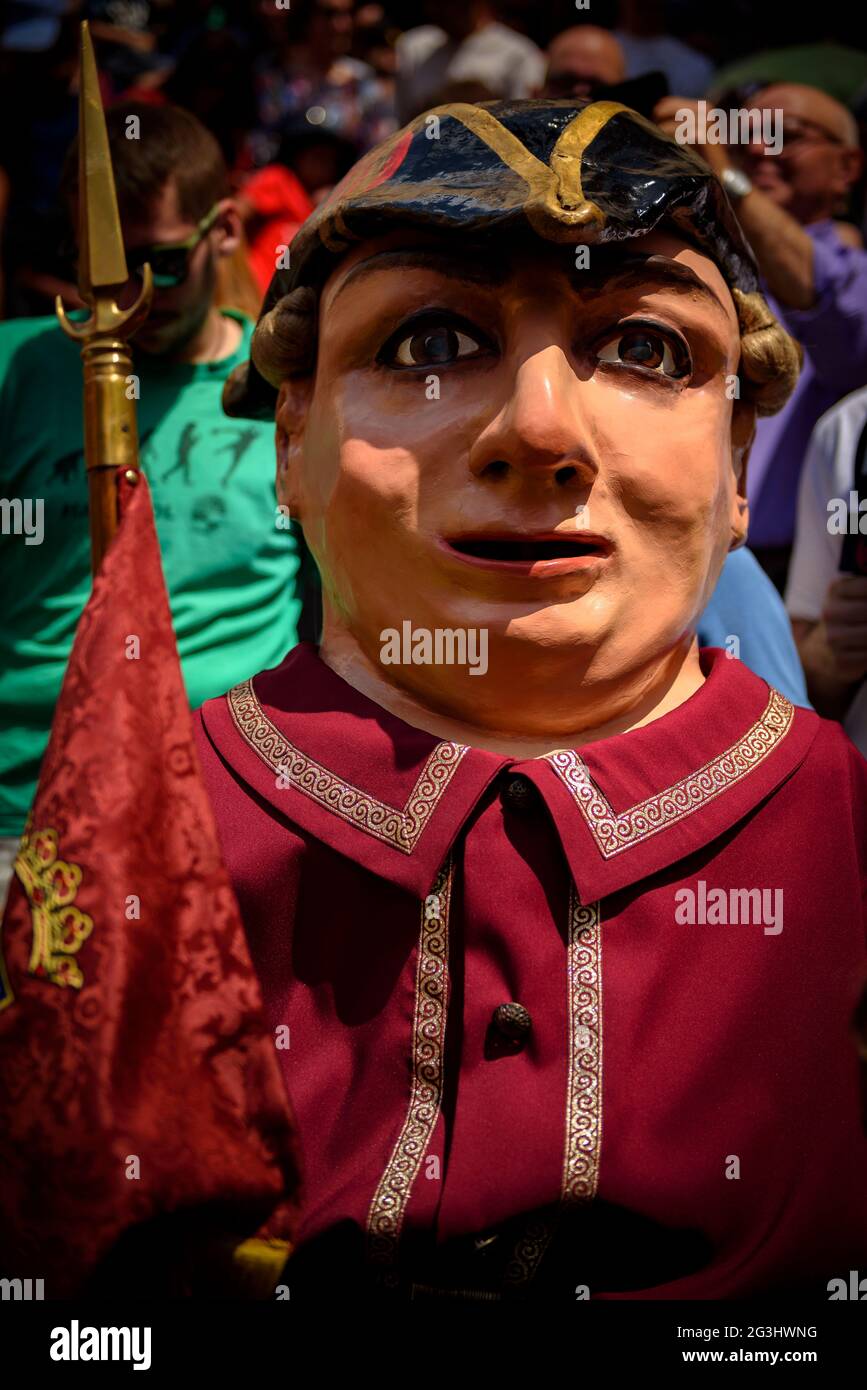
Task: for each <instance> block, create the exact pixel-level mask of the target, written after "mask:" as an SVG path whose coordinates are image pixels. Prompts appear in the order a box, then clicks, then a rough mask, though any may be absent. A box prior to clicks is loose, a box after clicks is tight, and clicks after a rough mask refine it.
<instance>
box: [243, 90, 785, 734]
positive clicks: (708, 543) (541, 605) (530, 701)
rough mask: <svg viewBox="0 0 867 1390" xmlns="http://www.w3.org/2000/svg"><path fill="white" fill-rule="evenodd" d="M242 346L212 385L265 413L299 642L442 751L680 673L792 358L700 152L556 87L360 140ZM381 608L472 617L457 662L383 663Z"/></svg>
mask: <svg viewBox="0 0 867 1390" xmlns="http://www.w3.org/2000/svg"><path fill="white" fill-rule="evenodd" d="M252 351H253V359H254V364H255V365H253V366H250V367H245V368H242V369H241V370H240V372H239V374H238V375H237V376H236V377H235V378H234V380H232V381H230V382H229V383H227V388H226V398H225V399H226V401H227V406H228V408H229V409H230V410H231V412H232V413H240V414H251V415H258V416H260V417H263V416H267V415H271V414H273V415H275V418H276V424H277V494H278V500H279V501H280V503H281V505H285V507H286V508H288V511H289V513H290V515H291V516H292V517H293V518H295V519H297V520H299V521H300V523H301V525H302V526H303V529H304V534H305V537H306V540H307V543H308V545H309V547H310V550H311V552H312V554H313V556H314V558H315V560H316V563H317V566H318V568H319V571H320V575H321V577H322V592H323V609H324V633H323V641H322V651H323V655H324V656H325V658H326V660H329V661H330V662H331V663H332V664H333V665H335V666H336V668H337V669H339V670H341V672H342V673H343V674H347V678H350V679H351V680H353V681H355V682H356V683H360V684H361V685H362V686H363V688H366V689H368V690H370V691H372V692H373V693H374V694H375V697H376V698H377V699H379V701H380V703H384V704H386V705H389V701H390V700H391V698H392V695H393V694H394V692H395V691H396V692H397V698H398V700H399V702H403V703H402V704H401V705H400V708H401V709H403V708H406V707H407V704H406V702H409V717H410V722H413V721H416V722H420V723H422V725H423V726H425V727H426V725H425V724H424V720H425V719H426V718H427V714H425V713H424V712H425V711H434V713H435V715H436V718H437V719H439V718H441V717H442V716H446V717H448V718H451V719H452V720H454V721H457V722H458V724H459V725H460V726H461V730H460V732H459V734H458V736H459V737H461V738H465V737H466V738H468V739H469V740H470V741H471V740H472V739H473V738H478V735H477V733H476V732H474V731H477V730H479V729H483V730H486V731H499V732H498V733H497V737H499V736H500V733H503V732H504V731H505V733H506V734H508V736H509V738H511V737H513V736H515V737H517V738H519V739H522V740H523V739H530V740H535V739H539V740H550V739H553V740H559V739H560V738H566V737H573V736H574V735H575V731H576V727H577V726H578V725H579V724H580V726H581V727H582V728H584V729H590V728H592V727H601V726H609V727H610V725H611V721H612V719H616V718H620V717H623V718H626V717H628V711H629V710H634V709H635V708H636V706H637V704H639V703H640V702H641V700H642V699H644V700H645V701H646V702H648V703H652V701H653V699H654V698H655V696H654V694H653V692H654V691H658V690H660V689H664V688H666V687H670V686H671V684H672V682H676V681H678V680H679V679H680V677H679V675H678V672H679V671H680V670H681V668H682V667H683V666H684V663H685V662H687V658H689V660H690V661H691V662H694V659H695V658H694V653H693V642H694V633H695V629H696V626H697V623H698V620H699V617H700V615H701V613H702V611H703V609H704V607H705V605H706V604H707V602H708V599H709V597H710V595H711V593H712V591H713V588H714V586H715V584H716V581H717V578H718V576H719V573H720V569H721V567H722V564H723V562H724V559H725V556H726V553H727V552H728V551H729V550H730V549H732V548H733V547H734V546H737V545H739V544H741V543H742V542H743V540H744V538H745V535H746V530H747V517H748V509H747V502H746V496H745V485H744V480H745V472H746V460H747V456H748V452H749V447H750V442H751V439H752V436H753V432H754V428H755V418H756V414H757V413H759V412H768V411H771V410H773V409H775V408H778V407H779V405H780V404H781V403H782V402H783V401H784V400H785V399H786V397H787V395H788V393H789V391H790V390H791V387H792V384H793V382H794V379H795V375H796V372H797V364H798V350H797V348H796V347H795V345H794V344H793V342H792V340H791V339H790V338H789V336H788V335H787V334H786V333H785V332H784V330H783V329H782V328H781V327H780V326H779V325H778V324H777V322H776V321H775V319H774V318H773V316H772V314H771V313H770V311H769V310H768V307H767V305H766V304H765V302H764V300H763V298H762V296H761V294H760V293H759V292H758V289H757V279H756V272H755V267H754V265H753V261H752V259H751V256H750V254H749V251H748V249H747V247H746V246H745V244H744V242H743V239H742V237H741V234H740V231H739V229H738V226H737V222H736V220H735V218H734V216H733V214H732V211H731V209H730V207H729V205H728V202H727V200H726V198H725V195H724V194H723V192H722V189H721V188H720V186H719V184H718V183H717V181H716V179H715V177H714V176H713V174H712V173H711V171H710V169H709V168H707V167H706V166H705V165H704V164H703V162H702V161H701V160H700V159H699V158H698V157H697V156H696V155H694V154H693V153H691V152H690V151H689V150H687V149H684V148H682V147H680V146H678V145H676V144H674V143H673V142H671V141H670V140H668V139H667V138H666V137H664V136H663V135H662V134H661V133H660V132H659V131H658V130H657V129H656V128H655V127H654V126H653V125H651V124H649V123H648V122H647V121H645V120H643V119H642V118H640V117H638V116H636V115H634V114H633V113H632V112H630V111H627V110H625V109H624V108H622V107H620V106H617V105H615V104H613V103H604V102H598V103H593V104H590V105H586V106H584V107H581V106H580V105H576V104H575V103H574V102H569V101H556V102H550V101H528V102H511V103H505V102H496V103H490V104H488V105H485V106H464V105H454V106H449V107H443V108H440V109H439V110H437V111H435V112H432V113H428V115H426V116H422V117H419V118H418V119H417V120H416V121H414V122H413V123H412V124H411V125H410V126H409V127H408V128H407V129H406V130H404V131H402V132H400V133H399V134H397V135H395V136H394V137H392V139H390V140H389V141H387V142H386V143H385V144H384V145H382V146H380V147H379V149H377V150H375V151H373V152H372V153H371V154H370V155H368V156H367V157H366V158H365V159H364V160H362V161H361V163H360V164H359V165H357V166H356V168H355V169H354V170H353V171H352V172H351V173H350V174H349V175H348V177H347V178H346V179H345V180H344V181H343V182H342V183H341V184H340V185H339V186H338V187H337V188H336V189H335V191H334V193H333V194H332V196H331V197H330V198H329V199H328V201H327V202H326V203H324V204H322V205H321V206H320V208H319V209H318V210H317V212H316V213H315V214H314V216H313V217H312V218H311V219H310V220H309V221H308V222H307V223H306V224H305V226H304V227H303V228H302V229H301V231H300V232H299V234H298V236H297V237H296V239H295V242H294V243H293V245H292V248H291V267H290V268H289V269H287V270H286V271H280V272H278V274H277V275H276V276H275V279H274V283H273V285H272V286H271V290H270V293H269V296H268V300H267V301H266V306H265V310H264V311H263V316H262V318H261V319H260V323H259V325H258V327H257V330H256V334H255V335H254V340H253V349H252ZM405 624H408V625H409V628H410V630H411V631H413V632H416V631H418V632H422V633H424V632H427V633H436V632H440V631H442V632H465V633H473V632H474V633H476V634H477V636H478V639H479V640H481V634H484V641H485V643H486V653H487V655H486V661H485V669H484V671H483V670H482V663H477V665H476V667H475V669H469V667H468V665H460V664H459V663H458V664H453V663H449V662H445V663H443V664H438V663H436V662H434V663H433V664H429V665H426V664H423V663H420V664H416V659H415V657H413V658H412V659H411V660H409V661H406V660H404V659H403V657H401V660H400V662H396V660H395V648H394V645H393V643H392V644H391V645H390V646H389V643H391V638H388V641H386V634H393V633H394V632H396V631H404V630H405V626H404V625H405ZM468 640H469V639H468ZM420 651H421V652H422V655H423V648H422V649H420ZM389 652H390V655H388V654H387V653H389ZM482 677H483V678H482ZM579 704H583V709H582V712H581V714H580V716H579V714H578V712H577V710H578V706H579ZM420 711H422V712H421V713H420ZM466 725H470V726H471V732H470V733H469V734H465V733H464V732H463V730H464V727H465V726H466ZM438 727H439V726H438ZM548 746H550V744H549V745H548Z"/></svg>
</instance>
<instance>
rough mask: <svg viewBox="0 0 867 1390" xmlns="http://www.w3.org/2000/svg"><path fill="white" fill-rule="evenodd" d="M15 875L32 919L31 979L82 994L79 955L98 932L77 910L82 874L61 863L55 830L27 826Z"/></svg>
mask: <svg viewBox="0 0 867 1390" xmlns="http://www.w3.org/2000/svg"><path fill="white" fill-rule="evenodd" d="M15 873H16V875H17V877H18V878H19V880H20V882H21V885H22V887H23V888H24V891H25V893H26V894H27V899H28V902H29V903H30V913H31V916H32V918H33V947H32V950H31V952H30V964H29V966H28V969H29V971H30V974H31V975H37V976H39V977H40V978H41V979H45V980H50V981H51V983H52V984H55V985H60V986H61V987H63V988H67V987H68V988H70V989H81V986H82V985H83V984H84V976H83V974H82V972H81V966H80V965H79V964H78V962H77V961H76V960H75V954H76V952H77V951H79V950H80V949H81V947H82V945H83V943H84V942H85V941H86V940H87V938H88V937H89V936H90V933H91V932H92V931H93V918H92V917H89V916H88V915H87V913H86V912H82V911H81V909H80V908H78V907H75V905H74V903H75V896H76V894H77V892H78V889H79V887H80V886H81V869H80V868H79V866H78V865H77V864H68V863H67V862H66V861H65V860H63V859H59V858H58V834H57V831H56V830H37V831H32V830H31V828H30V822H29V821H28V823H27V826H26V827H25V830H24V834H23V836H22V837H21V845H20V848H19V850H18V857H17V858H16V860H15Z"/></svg>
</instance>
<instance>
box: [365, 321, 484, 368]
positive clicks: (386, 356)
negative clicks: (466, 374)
mask: <svg viewBox="0 0 867 1390" xmlns="http://www.w3.org/2000/svg"><path fill="white" fill-rule="evenodd" d="M410 326H411V325H409V324H403V325H402V326H401V327H400V328H399V329H398V331H397V332H396V333H393V334H392V336H391V337H390V338H389V340H388V342H387V343H386V344H385V346H384V347H383V348H382V350H381V352H380V353H379V360H380V362H383V363H385V364H386V366H389V367H446V366H449V365H450V364H451V363H452V362H457V361H459V360H461V359H463V358H466V357H477V356H478V355H479V354H480V353H481V352H483V351H484V348H485V346H486V345H485V343H484V342H483V340H482V335H481V334H480V333H477V331H476V330H474V331H473V332H472V333H470V332H468V331H467V329H469V328H470V327H471V325H469V324H466V325H464V323H463V321H462V320H458V319H455V318H454V317H453V316H452V315H448V316H444V315H443V314H437V315H436V316H431V315H426V316H425V317H424V318H419V319H416V321H415V323H414V325H412V329H413V331H412V332H410V333H408V332H407V328H408V327H410Z"/></svg>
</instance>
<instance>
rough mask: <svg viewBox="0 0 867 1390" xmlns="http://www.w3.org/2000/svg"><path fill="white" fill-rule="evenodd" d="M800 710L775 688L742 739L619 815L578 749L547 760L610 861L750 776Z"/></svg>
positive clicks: (558, 754) (601, 850) (555, 755)
mask: <svg viewBox="0 0 867 1390" xmlns="http://www.w3.org/2000/svg"><path fill="white" fill-rule="evenodd" d="M793 718H794V709H793V707H792V705H791V704H790V702H789V701H788V700H787V699H786V697H785V696H784V695H780V693H779V692H778V691H776V690H772V691H771V696H770V699H769V700H768V703H767V707H766V709H765V712H764V714H763V715H762V717H761V718H760V719H758V720H757V721H756V723H755V724H753V726H752V728H751V729H748V730H747V732H746V733H745V734H744V736H743V738H741V739H740V740H739V741H738V742H737V743H733V744H732V746H731V747H730V748H727V749H726V750H725V752H724V753H720V755H719V756H718V757H716V758H714V759H713V760H712V761H711V762H709V763H705V765H704V767H701V768H699V769H698V771H697V772H691V773H690V774H689V776H688V777H683V778H681V780H680V781H679V782H675V783H674V785H673V786H671V787H667V788H666V789H665V791H662V792H656V793H655V794H654V795H653V796H648V797H647V798H646V799H645V800H644V801H640V802H638V803H637V804H636V805H635V806H633V807H631V808H630V810H628V811H624V812H623V814H622V815H618V814H617V812H616V811H615V810H614V809H613V808H612V806H611V805H610V803H609V802H608V800H607V798H606V797H605V796H604V795H603V793H602V792H601V791H600V790H599V788H598V787H597V786H596V785H595V784H594V782H593V780H592V778H591V776H590V773H589V772H588V770H587V767H586V764H585V763H584V761H583V760H582V759H581V758H580V757H579V755H578V754H577V753H576V752H574V750H572V749H559V750H558V751H557V752H555V753H548V754H547V756H546V761H547V762H549V763H550V764H551V766H552V767H553V769H554V771H555V772H556V773H557V775H558V776H559V777H560V779H561V780H562V781H563V782H564V783H565V785H566V786H567V788H568V789H569V791H570V793H571V794H572V798H573V800H574V801H575V804H576V805H577V807H578V809H579V811H580V812H581V814H582V816H583V817H584V819H585V821H586V822H587V825H588V826H589V828H590V831H591V833H592V835H593V838H594V840H595V841H596V844H597V845H598V846H599V850H600V852H601V854H602V855H603V856H604V858H606V859H610V858H611V857H612V856H613V855H615V854H621V853H622V851H623V850H625V849H630V848H631V847H632V846H633V845H637V844H640V843H641V842H642V841H643V840H647V839H648V838H649V837H650V836H651V835H656V834H657V833H658V832H659V831H660V830H665V829H666V828H667V827H668V826H670V825H674V823H675V822H676V821H679V820H683V818H684V816H690V815H692V813H693V811H699V810H701V808H702V807H703V806H706V805H707V803H708V802H709V801H712V800H713V799H714V797H717V796H719V795H720V793H721V792H724V791H726V790H728V788H729V787H732V786H734V784H735V783H736V782H739V781H740V780H741V778H742V777H746V776H747V774H748V773H750V772H752V771H753V770H754V769H755V768H756V767H758V766H759V764H760V763H761V762H763V761H764V759H765V758H766V757H767V756H768V754H769V753H771V752H772V751H773V749H774V748H776V747H777V745H778V744H779V743H780V741H781V740H782V739H784V738H785V736H786V734H787V733H788V732H789V729H790V728H791V726H792V720H793Z"/></svg>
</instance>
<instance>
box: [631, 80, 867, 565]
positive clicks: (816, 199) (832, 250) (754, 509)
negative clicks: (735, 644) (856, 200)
mask: <svg viewBox="0 0 867 1390" xmlns="http://www.w3.org/2000/svg"><path fill="white" fill-rule="evenodd" d="M690 104H691V103H689V102H688V101H685V100H684V99H683V98H682V97H677V96H671V97H666V98H665V100H664V101H662V102H660V103H659V105H658V106H657V108H656V111H655V113H654V115H655V119H656V120H657V121H658V122H659V123H660V125H661V126H662V127H663V129H664V130H666V131H667V132H668V133H670V134H671V133H674V131H675V129H676V127H677V124H678V116H677V113H678V112H682V111H684V110H685V109H686V108H688V107H689V106H690ZM736 104H737V105H738V106H740V107H745V108H747V109H749V110H751V111H752V110H753V109H755V110H756V111H759V112H765V113H770V114H771V116H772V118H773V121H774V123H775V135H776V137H777V140H779V135H780V133H781V134H782V146H781V148H780V147H779V145H778V146H777V148H778V150H779V152H778V153H776V154H775V153H773V151H772V149H771V147H770V146H769V145H768V146H766V145H765V144H764V143H763V141H762V139H761V138H756V136H755V135H754V138H753V139H752V141H751V142H750V143H749V144H731V145H712V144H699V145H697V146H696V149H697V152H698V153H699V154H701V155H702V156H703V157H704V158H705V159H706V160H707V162H708V163H709V164H710V166H711V168H712V169H713V170H714V172H715V173H716V174H717V176H718V177H719V179H720V180H721V182H722V184H723V187H724V188H725V190H726V192H727V193H728V195H729V198H730V199H731V201H732V203H733V204H734V207H735V211H736V212H737V216H738V220H739V221H740V224H741V227H742V228H743V231H744V233H745V235H746V237H747V239H748V241H749V242H750V245H751V246H752V249H753V251H754V253H755V256H756V260H757V261H758V265H759V269H760V271H761V274H762V277H763V280H764V288H765V292H766V296H767V297H768V300H769V302H770V303H771V306H772V308H773V309H774V310H775V312H776V314H777V315H778V317H780V318H781V319H782V321H783V322H784V323H785V325H786V327H787V329H788V330H789V332H790V333H791V334H792V335H793V337H795V338H797V339H798V341H799V342H800V343H801V345H802V347H803V348H804V353H805V360H804V370H803V372H802V374H801V377H800V379H799V382H798V385H797V387H796V389H795V391H794V393H793V395H792V397H791V399H790V400H789V402H788V404H787V405H786V407H785V408H784V409H783V410H781V411H780V413H779V414H778V415H775V416H774V417H773V419H770V418H769V419H766V420H760V421H759V424H758V428H757V431H756V440H755V443H754V445H753V450H752V454H751V455H750V472H749V483H748V492H749V499H750V517H751V520H750V547H751V549H752V550H753V551H754V552H755V554H756V556H757V558H758V559H759V560H760V562H761V563H762V565H763V566H764V568H765V569H766V570H767V572H768V574H769V575H770V576H771V578H772V579H773V580H774V582H775V584H776V585H777V587H778V588H779V589H780V590H783V589H784V588H785V582H786V574H787V571H788V565H789V557H790V554H791V549H792V540H793V536H794V531H795V513H796V505H797V496H798V481H799V478H800V475H801V470H802V467H803V462H804V455H805V451H806V447H807V443H808V441H809V438H810V433H811V431H812V428H813V426H814V425H815V423H816V421H817V420H818V419H819V416H820V415H822V414H823V413H824V412H825V411H826V410H828V409H829V408H830V407H831V406H832V405H834V404H835V402H836V401H838V400H839V399H840V398H841V397H842V396H845V395H846V394H847V393H848V392H849V391H854V390H856V389H857V388H858V387H860V386H863V384H864V382H865V380H867V253H865V251H864V249H863V247H862V245H861V239H860V235H859V233H858V231H857V228H856V227H855V226H854V225H853V224H851V223H849V222H845V221H842V220H840V219H841V216H843V217H845V214H846V211H847V201H848V197H849V194H850V192H851V189H852V187H853V186H854V184H855V183H856V181H857V180H858V177H859V175H860V173H861V169H862V154H861V150H860V148H859V145H858V131H857V126H856V124H855V119H854V117H853V116H852V114H851V112H850V111H847V109H846V108H845V107H844V106H841V105H840V103H839V102H838V101H835V100H834V98H833V97H830V96H828V94H827V93H826V92H822V91H819V90H818V89H817V88H815V87H808V86H803V85H801V84H799V83H789V82H787V83H775V84H774V85H772V86H769V87H765V88H763V89H760V90H758V91H756V92H755V93H753V94H752V95H751V96H749V97H748V98H744V97H741V98H740V99H739V100H738V101H737V102H735V101H731V102H730V101H728V100H727V99H726V100H724V101H723V100H721V101H720V102H719V105H720V106H721V107H724V108H726V109H729V108H730V107H732V106H735V105H736ZM693 105H694V104H693ZM758 125H759V122H753V123H752V127H751V129H752V131H756V127H757V126H758Z"/></svg>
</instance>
